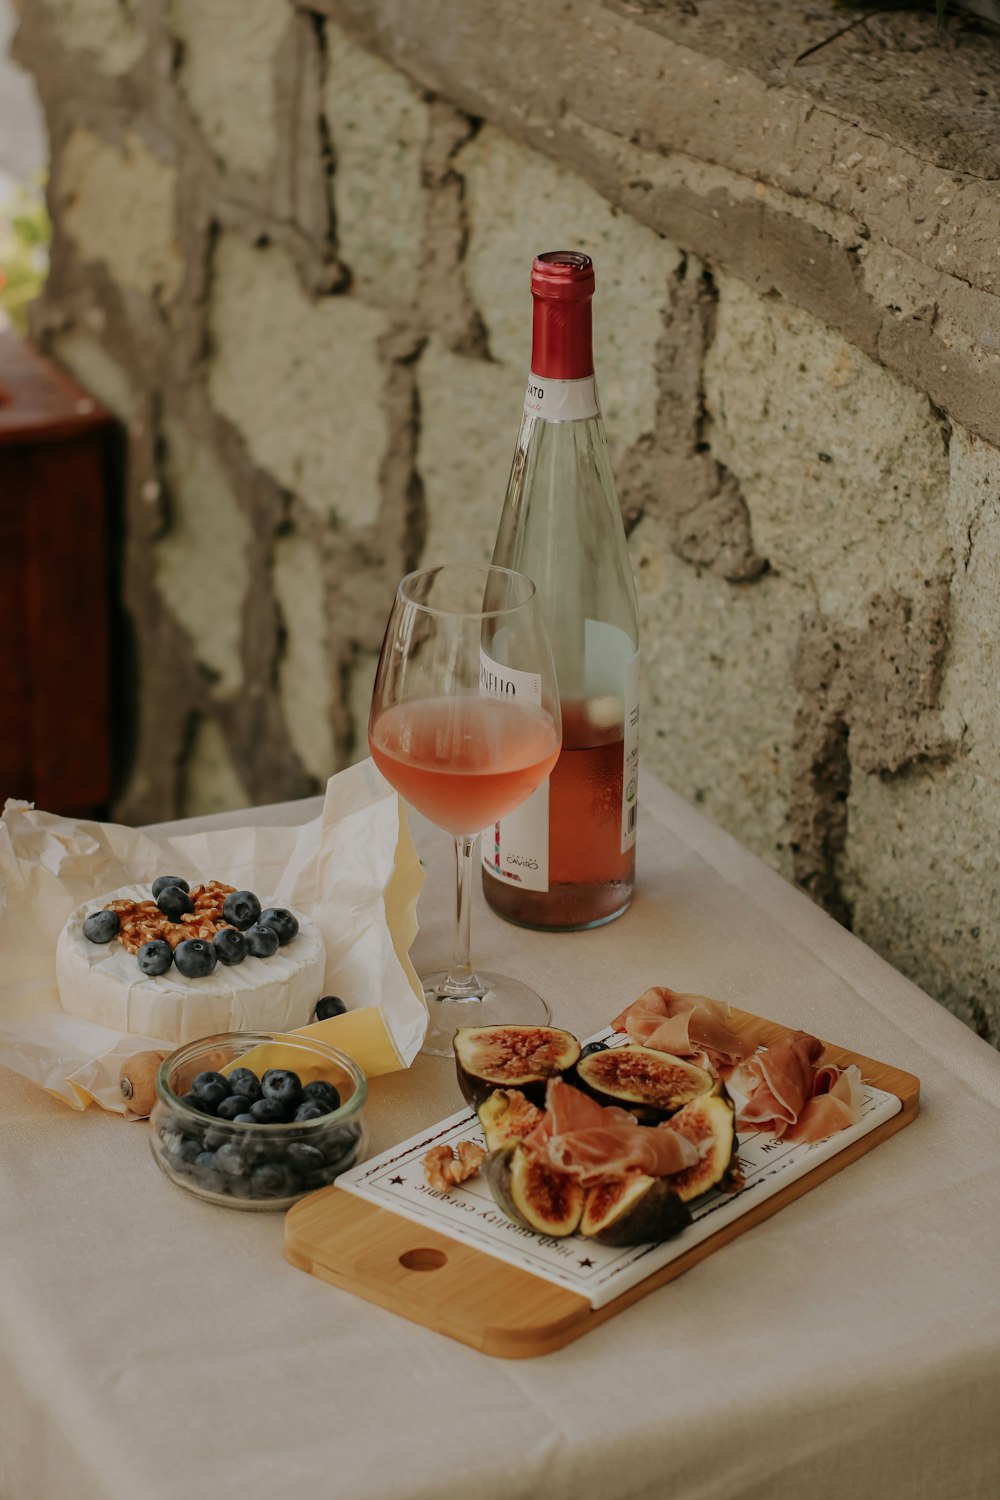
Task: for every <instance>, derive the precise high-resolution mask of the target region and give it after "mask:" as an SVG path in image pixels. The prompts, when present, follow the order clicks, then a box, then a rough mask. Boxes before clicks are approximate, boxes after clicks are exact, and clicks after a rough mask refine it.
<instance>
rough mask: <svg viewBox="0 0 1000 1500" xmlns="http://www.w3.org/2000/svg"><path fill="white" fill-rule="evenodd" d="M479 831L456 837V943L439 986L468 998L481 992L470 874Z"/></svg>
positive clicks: (440, 990) (446, 992) (457, 996)
mask: <svg viewBox="0 0 1000 1500" xmlns="http://www.w3.org/2000/svg"><path fill="white" fill-rule="evenodd" d="M477 838H478V834H473V836H472V837H471V838H467V837H462V838H456V840H455V873H456V877H457V878H456V888H455V898H456V899H455V943H454V947H453V948H452V955H451V966H450V968H449V970H448V977H447V979H446V980H445V981H444V983H443V984H441V985H440V986H439V987H438V993H439V994H440V995H444V996H448V995H451V996H453V997H454V998H455V999H456V1000H467V999H469V998H470V997H471V996H473V995H481V994H482V988H483V987H482V985H481V984H480V982H479V978H478V976H477V974H476V971H475V970H474V969H473V967H472V876H473V856H474V854H475V851H476V839H477Z"/></svg>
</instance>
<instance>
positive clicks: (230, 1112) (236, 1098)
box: [215, 1094, 253, 1120]
mask: <svg viewBox="0 0 1000 1500" xmlns="http://www.w3.org/2000/svg"><path fill="white" fill-rule="evenodd" d="M252 1103H253V1100H252V1099H247V1098H246V1097H245V1095H243V1094H230V1095H229V1098H228V1099H223V1100H222V1102H221V1103H220V1104H219V1105H218V1106H217V1108H216V1111H215V1113H216V1115H217V1116H218V1118H219V1119H220V1120H235V1119H236V1118H237V1116H238V1115H246V1116H247V1119H250V1118H251V1116H250V1112H249V1111H250V1105H251V1104H252Z"/></svg>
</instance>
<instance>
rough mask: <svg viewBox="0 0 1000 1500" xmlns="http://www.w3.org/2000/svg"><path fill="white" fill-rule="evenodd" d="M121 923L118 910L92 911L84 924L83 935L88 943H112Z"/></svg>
mask: <svg viewBox="0 0 1000 1500" xmlns="http://www.w3.org/2000/svg"><path fill="white" fill-rule="evenodd" d="M121 925H122V919H121V917H120V916H119V915H118V913H117V912H116V911H92V912H91V913H90V916H89V917H88V918H87V919H86V921H85V922H84V924H83V935H84V937H85V938H86V939H87V941H88V943H110V941H111V939H112V938H114V937H117V936H118V929H119V927H120V926H121Z"/></svg>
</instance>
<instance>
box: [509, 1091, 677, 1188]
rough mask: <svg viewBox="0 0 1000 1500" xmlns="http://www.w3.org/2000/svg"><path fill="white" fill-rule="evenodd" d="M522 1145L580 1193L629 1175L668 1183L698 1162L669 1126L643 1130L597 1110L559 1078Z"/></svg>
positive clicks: (618, 1114)
mask: <svg viewBox="0 0 1000 1500" xmlns="http://www.w3.org/2000/svg"><path fill="white" fill-rule="evenodd" d="M521 1144H522V1147H523V1148H524V1150H525V1151H527V1152H528V1154H529V1155H533V1156H535V1157H543V1158H544V1159H545V1160H546V1161H548V1163H549V1164H550V1165H551V1166H553V1167H555V1168H556V1169H557V1170H558V1171H560V1172H565V1173H567V1174H568V1175H569V1176H570V1177H574V1178H575V1179H576V1180H577V1181H578V1182H579V1183H580V1185H581V1187H593V1186H594V1185H595V1184H596V1183H598V1182H608V1181H611V1180H614V1179H618V1178H622V1177H624V1176H626V1175H628V1174H629V1173H630V1172H644V1173H645V1174H646V1175H647V1176H649V1177H669V1176H672V1174H673V1173H674V1172H681V1171H683V1170H684V1169H685V1168H686V1167H693V1166H694V1165H695V1164H696V1162H697V1161H698V1159H699V1151H698V1147H697V1145H695V1144H694V1143H693V1142H691V1141H689V1140H687V1139H685V1137H684V1136H682V1135H680V1134H678V1132H677V1131H675V1130H671V1129H670V1127H669V1125H668V1124H664V1125H657V1126H655V1127H653V1126H640V1125H639V1123H638V1121H637V1120H636V1118H635V1116H634V1115H631V1114H629V1112H628V1110H624V1109H618V1108H616V1107H615V1106H614V1105H609V1106H605V1105H602V1104H598V1103H597V1101H596V1100H595V1099H591V1098H590V1097H589V1096H588V1095H587V1094H582V1093H581V1092H580V1090H579V1089H574V1088H572V1087H571V1086H570V1085H569V1084H568V1083H564V1082H563V1080H562V1079H561V1078H554V1079H551V1080H550V1082H549V1085H548V1088H547V1090H546V1096H545V1116H544V1118H543V1119H542V1120H541V1122H540V1123H539V1124H538V1125H536V1126H535V1129H534V1130H533V1131H532V1132H531V1134H530V1135H527V1136H525V1137H524V1139H523V1141H522V1142H521Z"/></svg>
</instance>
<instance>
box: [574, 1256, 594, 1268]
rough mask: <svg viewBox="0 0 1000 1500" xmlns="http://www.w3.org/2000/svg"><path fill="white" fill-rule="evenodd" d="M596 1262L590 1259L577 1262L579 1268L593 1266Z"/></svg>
mask: <svg viewBox="0 0 1000 1500" xmlns="http://www.w3.org/2000/svg"><path fill="white" fill-rule="evenodd" d="M593 1264H594V1262H593V1261H592V1260H590V1259H589V1257H588V1258H585V1259H583V1260H579V1261H577V1265H578V1266H592V1265H593Z"/></svg>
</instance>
